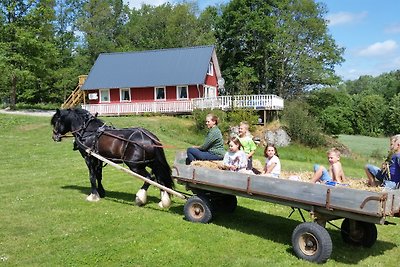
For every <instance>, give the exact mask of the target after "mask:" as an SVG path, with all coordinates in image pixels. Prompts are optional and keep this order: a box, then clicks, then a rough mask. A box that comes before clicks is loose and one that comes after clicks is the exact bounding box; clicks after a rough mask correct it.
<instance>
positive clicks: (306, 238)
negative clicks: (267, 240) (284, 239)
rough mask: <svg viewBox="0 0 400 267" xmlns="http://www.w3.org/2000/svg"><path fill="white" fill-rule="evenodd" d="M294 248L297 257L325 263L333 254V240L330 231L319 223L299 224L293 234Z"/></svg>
mask: <svg viewBox="0 0 400 267" xmlns="http://www.w3.org/2000/svg"><path fill="white" fill-rule="evenodd" d="M292 246H293V250H294V252H295V254H296V256H297V257H299V258H301V259H303V260H307V261H311V262H316V263H323V262H325V261H327V260H328V259H329V257H330V256H331V253H332V240H331V237H330V236H329V233H328V231H327V230H326V229H325V228H324V227H322V226H320V225H318V224H317V223H312V222H305V223H301V224H299V225H298V226H297V227H296V228H295V229H294V231H293V234H292Z"/></svg>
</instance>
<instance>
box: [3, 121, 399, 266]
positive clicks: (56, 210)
mask: <svg viewBox="0 0 400 267" xmlns="http://www.w3.org/2000/svg"><path fill="white" fill-rule="evenodd" d="M49 120H50V119H49V118H44V117H28V116H21V115H2V114H0V139H1V142H0V160H1V168H0V196H1V201H0V210H1V216H0V229H1V230H0V265H4V266H95V265H96V266H310V265H314V264H312V263H308V262H305V261H302V260H299V259H297V258H296V256H295V255H294V253H293V251H292V248H291V234H292V231H293V229H294V228H295V227H296V226H297V225H298V224H299V223H300V222H301V218H300V215H299V214H298V213H295V214H293V215H292V217H291V218H287V216H288V215H289V213H290V212H291V209H290V208H288V207H286V206H281V205H276V204H270V203H267V202H261V201H256V200H251V199H246V198H238V203H239V207H238V209H237V210H236V212H235V213H233V214H218V215H217V216H216V218H215V219H214V220H213V221H212V223H210V224H194V223H190V222H187V221H185V220H184V219H183V205H184V202H183V201H182V200H180V199H177V198H174V199H173V204H172V207H171V208H169V209H168V210H163V209H160V208H159V207H158V205H157V203H158V201H159V191H158V190H156V189H155V188H153V187H151V189H149V203H148V205H146V206H145V207H137V206H135V205H134V194H135V193H136V191H137V190H138V189H139V187H140V186H141V182H140V181H139V180H136V179H135V178H132V177H131V176H129V175H127V174H125V173H122V172H120V171H118V170H115V169H113V168H112V167H106V168H105V169H104V175H103V176H104V186H105V188H106V191H107V197H106V198H105V199H102V201H100V202H98V203H89V202H86V201H85V197H86V195H87V194H88V193H89V181H88V174H87V169H86V166H85V164H84V161H83V159H82V158H81V156H80V155H79V153H78V152H75V151H72V140H71V139H66V140H64V141H63V142H61V143H55V142H53V141H52V140H51V127H50V123H49ZM104 120H105V121H106V122H108V124H110V123H112V124H113V125H114V126H117V127H128V126H143V127H146V128H148V129H149V130H151V131H153V132H154V133H156V134H157V135H158V137H159V138H160V139H161V140H162V142H163V143H164V144H166V145H167V146H168V148H167V149H166V155H167V158H168V161H169V162H170V163H171V164H172V162H173V158H174V154H175V152H176V151H177V150H180V149H185V148H186V147H188V146H189V145H191V144H196V143H198V142H201V140H202V136H197V135H195V134H193V133H192V132H191V131H190V129H191V126H192V122H191V120H189V119H184V118H174V117H121V118H104ZM385 146H387V142H386V143H385ZM354 151H355V150H354ZM279 153H280V156H281V159H282V165H283V168H286V169H288V170H293V171H296V170H298V171H300V170H310V168H311V167H312V163H314V162H316V163H323V164H326V155H325V149H318V150H315V149H309V148H304V147H301V146H298V145H292V146H290V147H288V148H281V149H280V150H279ZM360 154H362V153H360ZM256 158H257V159H259V160H263V159H262V157H261V149H259V151H258V152H257V155H256ZM366 160H368V157H361V156H359V155H358V156H355V157H348V158H343V159H342V162H343V165H344V168H345V171H346V174H349V175H352V176H354V177H363V171H362V166H363V165H364V164H365V162H366ZM178 190H180V191H184V188H182V187H181V186H178ZM306 217H307V218H308V216H306ZM308 219H309V218H308ZM390 221H392V222H395V223H399V219H397V218H393V219H391V220H390ZM334 223H335V224H336V225H338V226H340V223H341V221H340V220H339V221H335V222H334ZM377 228H378V241H377V242H376V244H375V245H374V246H373V247H372V248H359V247H351V246H348V245H347V244H345V243H343V241H342V239H341V236H340V231H339V230H337V229H336V228H335V227H333V226H331V225H328V226H327V229H328V231H329V233H330V235H331V238H332V241H333V246H334V248H333V253H332V256H331V258H330V259H329V260H328V262H327V263H326V264H325V266H348V265H356V264H357V265H359V266H397V264H398V255H399V253H400V249H399V248H398V245H399V244H400V237H399V235H398V232H399V226H397V225H396V226H393V225H389V226H381V225H378V226H377Z"/></svg>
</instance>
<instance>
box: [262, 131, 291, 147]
mask: <svg viewBox="0 0 400 267" xmlns="http://www.w3.org/2000/svg"><path fill="white" fill-rule="evenodd" d="M290 141H291V139H290V136H289V135H288V134H287V133H286V131H285V130H283V129H282V128H279V129H277V130H275V131H270V130H268V131H266V132H265V142H266V143H267V144H274V145H276V146H280V147H284V146H288V145H289V144H290Z"/></svg>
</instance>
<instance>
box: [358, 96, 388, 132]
mask: <svg viewBox="0 0 400 267" xmlns="http://www.w3.org/2000/svg"><path fill="white" fill-rule="evenodd" d="M353 98H354V100H355V103H354V108H353V110H354V122H353V125H354V133H355V134H361V135H368V136H377V135H379V134H382V133H383V126H384V125H383V124H384V121H385V117H384V116H385V114H386V110H387V105H386V101H385V99H384V98H383V97H382V96H380V95H376V94H372V95H363V94H359V95H355V96H354V97H353Z"/></svg>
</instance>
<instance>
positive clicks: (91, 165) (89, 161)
mask: <svg viewBox="0 0 400 267" xmlns="http://www.w3.org/2000/svg"><path fill="white" fill-rule="evenodd" d="M85 162H86V165H87V166H88V169H89V180H90V186H91V189H90V195H89V196H87V198H86V200H87V201H90V202H97V201H99V200H100V195H99V193H98V191H97V186H96V181H97V177H98V176H99V174H100V180H101V173H102V170H101V166H102V165H101V161H100V160H98V159H96V158H94V157H91V156H86V157H85ZM99 166H100V168H99ZM100 185H101V183H100ZM101 188H102V190H103V193H104V188H103V186H102V185H101Z"/></svg>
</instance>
